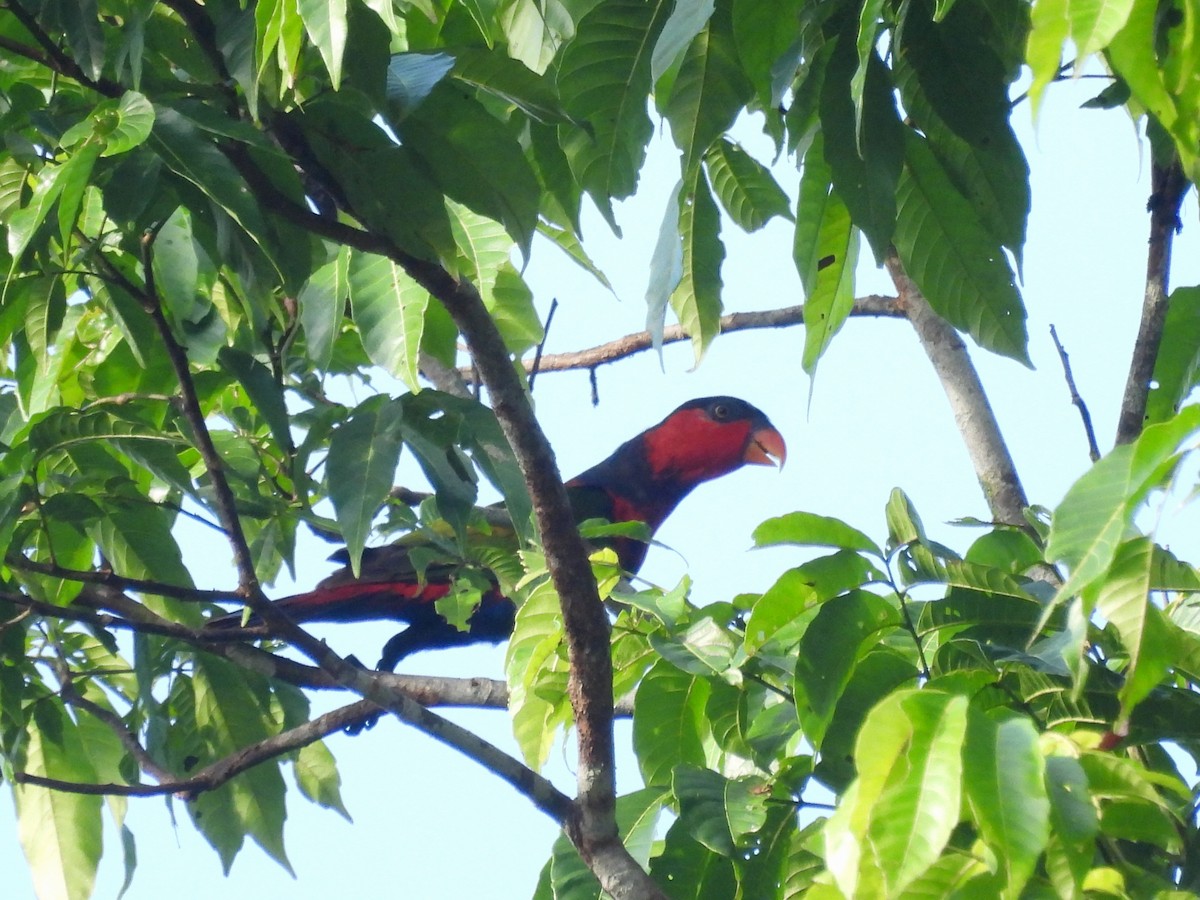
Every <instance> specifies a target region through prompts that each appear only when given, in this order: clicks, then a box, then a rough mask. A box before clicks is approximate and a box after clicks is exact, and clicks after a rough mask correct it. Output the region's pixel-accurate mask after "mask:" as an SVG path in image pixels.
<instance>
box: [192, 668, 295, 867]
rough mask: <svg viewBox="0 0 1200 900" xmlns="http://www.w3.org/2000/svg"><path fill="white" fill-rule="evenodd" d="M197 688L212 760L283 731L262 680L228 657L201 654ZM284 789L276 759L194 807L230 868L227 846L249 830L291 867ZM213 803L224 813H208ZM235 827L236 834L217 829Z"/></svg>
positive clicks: (199, 720) (200, 723)
mask: <svg viewBox="0 0 1200 900" xmlns="http://www.w3.org/2000/svg"><path fill="white" fill-rule="evenodd" d="M192 687H193V690H194V691H195V710H196V728H197V730H198V733H199V736H200V738H201V740H202V741H203V745H204V749H205V751H206V753H207V755H208V756H209V759H208V760H207V761H208V762H215V761H216V760H218V759H221V758H223V757H225V756H228V755H229V754H231V753H233V752H235V751H236V750H239V749H241V748H242V747H246V746H249V745H251V744H255V743H258V742H259V741H262V740H264V739H265V738H268V737H270V736H271V735H272V734H274V733H275V732H277V731H278V730H279V729H278V724H277V723H276V721H275V719H274V717H273V715H272V714H271V710H270V708H269V701H268V697H267V693H268V689H267V686H266V682H265V680H264V679H262V678H256V677H248V676H247V673H246V672H245V671H244V670H242V669H240V668H238V667H236V666H234V665H232V664H231V663H229V662H227V661H225V660H223V659H218V658H216V657H212V656H207V655H201V656H198V657H197V658H196V663H195V672H194V676H193V680H192ZM284 791H285V787H284V783H283V776H282V775H281V774H280V771H279V765H278V763H274V762H272V763H267V764H265V765H259V766H255V767H254V768H252V769H249V770H248V771H246V772H243V773H242V774H241V775H239V776H238V777H237V778H235V779H234V780H232V781H230V782H228V783H227V784H225V785H223V786H222V787H220V788H217V789H216V790H215V791H206V792H205V793H203V794H201V795H200V798H199V799H198V800H197V801H196V802H195V803H194V804H192V806H191V807H190V808H189V811H190V812H191V814H192V817H193V821H194V822H195V823H196V825H197V827H198V828H199V829H200V830H201V831H202V832H204V833H205V835H206V837H208V838H209V841H210V842H212V843H213V844H214V846H215V847H217V848H218V849H219V850H221V849H222V848H226V849H224V850H223V851H222V862H223V863H224V864H225V870H226V872H228V870H229V866H230V865H231V864H232V862H233V854H232V853H230V852H229V850H228V848H230V847H234V846H235V844H234V842H233V841H231V838H234V837H236V838H237V841H236V844H240V837H241V834H249V835H250V836H251V837H253V838H254V840H255V842H256V843H257V844H258V845H259V846H260V847H262V848H263V850H265V851H267V853H268V854H270V855H271V856H272V857H273V858H274V859H275V860H276V862H278V863H279V864H280V865H282V866H283V867H284V868H285V869H287V870H288V871H289V872H290V871H291V866H290V864H289V863H288V860H287V854H286V853H285V852H284V849H283V821H284V818H285V817H286V810H285V808H284ZM210 807H214V808H220V807H224V809H223V812H224V813H225V816H224V817H222V816H220V815H215V816H211V817H210V816H208V815H205V813H206V812H207V811H208V809H209V808H210ZM213 811H214V812H215V811H216V809H214V810H213ZM222 819H224V821H222ZM231 827H232V829H233V831H234V834H230V833H228V832H227V833H225V834H220V833H218V831H220V830H225V829H230V828H231ZM234 852H236V849H235V850H234Z"/></svg>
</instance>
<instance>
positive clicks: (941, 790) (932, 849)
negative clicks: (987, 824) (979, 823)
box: [825, 690, 968, 897]
mask: <svg viewBox="0 0 1200 900" xmlns="http://www.w3.org/2000/svg"><path fill="white" fill-rule="evenodd" d="M967 706H968V704H967V698H966V697H961V696H954V695H950V694H943V693H940V692H937V691H929V690H926V691H918V690H906V691H899V692H896V693H894V694H891V695H889V696H888V697H887V698H886V699H885V700H884V701H883V702H882V703H880V704H879V705H878V706H876V707H875V708H874V709H873V710H871V712H870V714H869V715H868V716H867V719H866V721H865V722H864V723H863V726H862V730H861V731H860V732H859V735H858V740H857V743H856V746H855V760H856V763H857V765H858V779H857V781H855V782H854V784H852V785H851V787H850V789H849V790H848V791H847V792H846V793H845V795H844V796H843V797H842V799H841V802H840V803H839V805H838V808H837V810H836V811H835V812H834V813H833V815H832V816H830V818H829V820H828V821H827V823H826V826H825V860H826V864H827V865H828V867H829V870H830V872H831V874H832V875H833V877H834V880H835V881H836V883H837V886H838V887H839V888H840V889H841V890H842V892H843V893H844V894H845V895H846V896H864V897H895V896H897V895H899V894H900V892H901V891H903V890H904V888H905V887H906V886H907V885H908V884H909V883H910V882H912V881H913V880H914V879H916V878H917V877H919V876H920V875H921V874H922V873H923V872H925V870H926V869H928V868H929V867H930V866H932V865H933V864H934V863H935V862H936V861H937V859H938V857H939V856H941V853H942V850H943V848H944V847H945V846H946V843H947V841H949V839H950V835H951V832H952V831H953V830H954V827H955V825H956V824H957V823H958V819H959V814H960V804H961V791H962V781H963V763H962V753H963V741H964V738H965V736H966V731H967Z"/></svg>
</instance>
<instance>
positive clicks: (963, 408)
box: [885, 249, 1029, 528]
mask: <svg viewBox="0 0 1200 900" xmlns="http://www.w3.org/2000/svg"><path fill="white" fill-rule="evenodd" d="M885 265H886V266H887V270H888V274H890V275H891V276H892V281H893V283H895V285H896V290H897V291H899V293H900V304H901V306H902V308H903V310H904V313H905V315H906V316H907V318H908V320H909V322H911V323H912V326H913V329H914V330H915V331H916V332H917V340H919V341H920V342H921V347H922V348H924V350H925V354H926V355H927V356H928V357H929V361H930V362H931V363H933V368H934V371H935V372H937V376H938V380H939V381H941V383H942V389H943V390H944V391H945V392H946V397H947V398H948V399H949V401H950V408H951V409H952V410H953V412H954V421H955V423H956V424H957V425H958V430H959V432H960V433H961V434H962V437H963V440H964V441H965V442H966V445H967V453H968V454H969V455H970V457H971V463H972V465H974V467H975V477H976V478H978V479H979V486H980V487H981V488H982V489H983V496H984V498H985V499H986V500H987V504H988V508H989V509H990V510H991V514H992V518H993V519H994V520H996V521H997V522H999V523H1002V524H1004V525H1012V526H1015V527H1018V528H1027V527H1028V524H1027V523H1026V521H1025V508H1026V507H1027V506H1028V505H1029V501H1028V500H1027V499H1026V497H1025V489H1024V488H1023V487H1022V486H1021V479H1020V478H1019V477H1018V475H1017V468H1016V464H1015V463H1014V462H1013V459H1012V456H1011V455H1010V454H1009V452H1008V446H1007V445H1006V444H1005V443H1004V437H1003V435H1001V433H1000V424H999V422H997V421H996V416H995V413H993V412H992V406H991V404H990V403H989V402H988V398H987V394H986V393H985V392H984V390H983V383H982V382H981V381H980V380H979V373H978V372H977V371H976V370H975V365H974V364H973V363H972V362H971V357H970V355H969V354H968V353H967V347H966V344H964V343H963V340H962V338H961V337H959V334H958V332H957V331H955V330H954V327H953V326H952V325H950V323H948V322H947V321H946V320H945V319H943V318H942V317H941V316H939V315H938V314H937V313H935V312H934V311H933V309H931V308H930V306H929V302H928V301H927V300H926V299H925V297H924V296H923V295H922V294H921V291H920V289H919V288H918V287H917V286H916V284H915V283H914V282H913V281H912V279H910V278H909V277H908V274H907V273H906V272H905V271H904V266H903V264H902V263H901V262H900V257H899V256H897V255H896V251H895V250H894V249H892V250H891V251H889V253H888V256H887V259H886V260H885Z"/></svg>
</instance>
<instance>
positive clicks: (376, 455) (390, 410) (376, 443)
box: [325, 395, 402, 572]
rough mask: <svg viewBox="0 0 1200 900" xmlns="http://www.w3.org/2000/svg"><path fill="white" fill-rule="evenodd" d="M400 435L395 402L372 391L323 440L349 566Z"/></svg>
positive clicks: (386, 480) (391, 472) (383, 488)
mask: <svg viewBox="0 0 1200 900" xmlns="http://www.w3.org/2000/svg"><path fill="white" fill-rule="evenodd" d="M401 437H402V432H401V415H400V408H399V407H398V406H397V405H396V404H395V403H393V402H392V401H391V400H389V399H388V398H387V397H386V396H383V395H377V396H375V397H371V398H370V399H369V400H366V401H364V402H363V403H361V404H359V406H358V407H357V408H356V409H355V410H354V412H353V413H351V415H350V418H348V419H347V420H346V421H345V422H343V423H342V424H341V426H340V427H338V429H337V430H336V431H334V433H333V438H332V440H330V442H329V458H328V460H327V461H326V464H325V478H326V482H327V484H328V490H329V499H330V500H331V501H332V502H333V509H334V513H335V515H336V516H337V520H338V526H339V527H340V528H341V532H342V537H343V538H344V539H345V541H346V551H347V553H348V554H349V557H350V565H351V567H352V568H353V569H354V571H355V572H357V571H358V566H359V563H360V561H361V560H362V551H363V547H364V545H365V544H366V540H367V536H368V535H369V534H370V533H371V523H372V522H373V521H374V519H375V514H376V513H377V512H378V511H379V507H380V506H381V505H382V503H383V501H384V499H385V498H386V497H387V495H388V491H390V490H391V489H392V486H393V479H394V478H395V475H396V464H397V462H398V461H399V459H400V447H401Z"/></svg>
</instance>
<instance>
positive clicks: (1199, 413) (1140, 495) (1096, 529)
mask: <svg viewBox="0 0 1200 900" xmlns="http://www.w3.org/2000/svg"><path fill="white" fill-rule="evenodd" d="M1197 429H1200V407H1196V406H1192V407H1188V408H1186V409H1184V410H1183V411H1182V412H1181V413H1180V414H1179V415H1178V416H1176V417H1175V418H1173V419H1171V420H1170V421H1168V422H1164V423H1162V424H1161V425H1152V426H1150V427H1149V428H1147V429H1146V430H1145V431H1143V432H1142V434H1141V436H1140V437H1139V438H1138V439H1137V440H1136V441H1134V442H1133V443H1132V444H1125V445H1123V446H1121V447H1117V448H1116V449H1115V450H1113V451H1112V452H1110V453H1109V454H1108V455H1106V456H1105V457H1104V458H1103V459H1101V460H1100V461H1099V462H1098V463H1096V464H1095V465H1094V466H1092V468H1091V469H1090V470H1089V471H1088V472H1087V474H1085V475H1084V476H1083V477H1082V478H1080V479H1079V480H1078V481H1076V482H1075V484H1073V485H1072V486H1071V488H1070V490H1068V491H1067V494H1066V496H1065V497H1063V500H1062V502H1061V503H1060V504H1059V505H1058V507H1057V509H1055V511H1054V518H1053V520H1052V522H1051V526H1050V536H1049V539H1048V540H1047V542H1046V558H1047V559H1049V560H1052V561H1054V562H1062V563H1065V564H1066V565H1067V566H1069V567H1070V570H1071V574H1070V577H1069V578H1068V579H1067V583H1066V584H1065V585H1063V587H1062V588H1061V590H1060V591H1059V597H1060V598H1062V597H1068V596H1071V595H1072V594H1075V593H1078V592H1080V591H1083V590H1085V589H1086V588H1087V587H1088V586H1090V585H1092V584H1094V583H1095V582H1096V581H1098V580H1099V579H1100V578H1102V577H1103V576H1104V574H1105V573H1106V572H1107V571H1108V569H1109V567H1110V566H1111V565H1112V562H1113V560H1114V559H1115V558H1116V555H1117V549H1118V547H1119V545H1120V543H1121V541H1122V540H1123V539H1124V538H1125V536H1126V535H1125V532H1126V529H1127V528H1128V527H1129V524H1130V522H1131V520H1132V518H1133V514H1134V512H1135V511H1136V510H1137V508H1138V507H1139V506H1140V505H1141V503H1142V501H1143V500H1144V499H1145V498H1146V495H1147V494H1148V493H1149V492H1150V491H1151V490H1153V489H1154V488H1156V487H1158V486H1159V485H1161V484H1162V482H1163V480H1164V479H1165V478H1166V477H1167V475H1168V474H1169V473H1170V472H1171V471H1172V470H1173V469H1174V467H1175V464H1176V463H1177V462H1178V459H1179V457H1178V455H1177V452H1176V449H1177V448H1178V446H1179V444H1180V442H1181V441H1182V440H1183V439H1184V438H1185V437H1187V436H1188V435H1189V434H1191V433H1193V432H1195V431H1196V430H1197Z"/></svg>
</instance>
